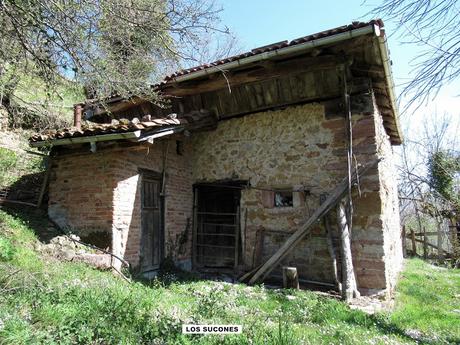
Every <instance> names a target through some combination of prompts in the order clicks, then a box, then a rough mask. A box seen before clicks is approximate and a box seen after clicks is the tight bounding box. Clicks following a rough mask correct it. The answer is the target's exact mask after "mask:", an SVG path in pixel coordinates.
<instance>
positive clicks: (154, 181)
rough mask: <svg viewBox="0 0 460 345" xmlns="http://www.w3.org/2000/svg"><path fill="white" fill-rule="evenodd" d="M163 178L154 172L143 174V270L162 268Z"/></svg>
mask: <svg viewBox="0 0 460 345" xmlns="http://www.w3.org/2000/svg"><path fill="white" fill-rule="evenodd" d="M160 191H161V177H160V175H158V174H156V173H154V172H142V173H141V228H142V235H141V270H142V272H146V271H151V270H156V269H158V268H159V267H160V263H161V259H162V253H163V231H162V229H163V227H162V216H161V215H162V211H161V210H162V202H161V198H160Z"/></svg>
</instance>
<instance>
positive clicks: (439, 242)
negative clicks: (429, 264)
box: [438, 221, 444, 264]
mask: <svg viewBox="0 0 460 345" xmlns="http://www.w3.org/2000/svg"><path fill="white" fill-rule="evenodd" d="M443 254H444V253H443V252H442V222H439V221H438V262H439V263H440V264H441V263H442V262H443V261H444V256H443Z"/></svg>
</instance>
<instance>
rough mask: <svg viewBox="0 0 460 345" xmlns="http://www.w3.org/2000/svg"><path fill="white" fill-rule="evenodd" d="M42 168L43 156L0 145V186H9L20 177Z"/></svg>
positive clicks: (32, 173) (37, 171)
mask: <svg viewBox="0 0 460 345" xmlns="http://www.w3.org/2000/svg"><path fill="white" fill-rule="evenodd" d="M43 170H44V163H43V157H41V156H37V155H31V154H28V153H26V152H22V151H13V150H10V149H7V148H4V147H0V188H1V187H7V186H11V185H13V184H15V183H17V182H19V180H20V179H21V178H23V179H24V177H27V176H33V175H34V174H37V173H40V172H42V171H43ZM26 175H27V176H26Z"/></svg>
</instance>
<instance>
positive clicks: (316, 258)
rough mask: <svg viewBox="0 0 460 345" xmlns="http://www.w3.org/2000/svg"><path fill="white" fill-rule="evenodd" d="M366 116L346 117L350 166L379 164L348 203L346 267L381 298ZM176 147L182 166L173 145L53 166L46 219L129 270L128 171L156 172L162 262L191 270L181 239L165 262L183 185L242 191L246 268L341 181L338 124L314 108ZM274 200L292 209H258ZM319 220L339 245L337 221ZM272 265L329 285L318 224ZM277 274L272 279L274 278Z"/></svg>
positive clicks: (377, 215) (390, 214) (378, 135)
mask: <svg viewBox="0 0 460 345" xmlns="http://www.w3.org/2000/svg"><path fill="white" fill-rule="evenodd" d="M374 110H375V111H374V114H373V115H353V116H352V121H353V150H354V154H355V158H356V162H361V163H365V162H368V161H370V160H371V159H372V158H374V157H381V158H383V160H382V161H381V162H380V163H379V165H378V167H376V168H375V169H374V170H372V171H371V172H370V173H369V174H368V175H367V176H366V177H363V178H361V179H360V184H359V191H358V190H355V191H354V194H353V195H354V197H353V203H354V213H353V229H352V251H353V260H354V265H355V270H356V276H357V281H358V287H359V289H360V290H361V292H362V293H365V294H366V293H374V292H378V291H382V290H386V291H388V292H391V291H392V289H393V288H394V284H395V281H396V275H397V273H398V271H399V269H400V267H401V263H402V248H401V238H400V231H399V210H398V200H397V186H396V181H395V178H394V176H395V169H394V166H393V158H392V155H393V153H392V147H391V145H390V141H389V138H388V136H387V134H386V132H385V130H384V128H383V124H382V118H381V116H380V114H379V111H378V109H377V106H376V105H375V104H374ZM181 140H183V152H182V154H181V155H179V154H178V153H177V152H176V151H175V150H174V149H169V150H166V151H165V146H167V145H171V147H172V146H174V145H175V139H164V140H161V141H156V142H154V144H153V145H150V146H148V147H145V146H142V147H138V148H134V149H132V148H131V149H106V150H100V151H97V152H96V153H93V154H91V153H87V154H62V155H58V156H56V157H54V158H53V164H52V178H51V183H50V198H49V214H50V216H51V218H53V219H54V220H55V221H56V222H57V223H58V224H60V225H61V226H67V227H69V228H71V229H72V230H73V231H75V232H77V233H78V234H79V235H80V236H81V237H82V239H85V237H86V238H87V239H89V240H91V239H92V240H93V242H94V241H98V240H99V242H101V239H103V240H102V242H103V243H100V244H101V245H104V246H106V247H109V248H110V249H111V250H112V251H113V252H114V253H115V254H117V255H121V256H123V257H124V258H125V259H127V260H128V261H129V262H130V263H131V264H132V265H133V266H136V265H138V264H139V256H140V250H141V249H140V248H141V229H140V214H139V212H140V211H139V209H140V208H139V204H140V190H139V188H140V186H139V169H142V168H144V169H149V170H152V171H156V172H158V173H161V172H162V171H163V163H164V162H166V165H165V171H166V180H165V188H166V189H165V190H166V193H165V210H164V211H165V224H164V231H165V241H166V245H165V247H166V253H165V255H172V256H173V258H174V259H175V260H176V262H177V263H178V264H180V265H181V266H182V267H184V268H187V269H190V268H191V255H192V243H191V242H192V237H191V231H189V232H188V233H187V243H186V245H185V249H184V250H183V251H182V252H181V253H179V254H178V253H173V251H175V250H177V248H174V246H173V243H174V242H175V239H177V238H178V236H180V235H181V234H183V232H184V231H186V230H187V227H188V226H189V224H190V222H191V220H192V214H193V184H194V183H197V182H214V181H224V180H246V181H248V182H249V184H250V185H251V186H252V188H246V189H243V190H242V193H241V201H240V205H241V207H240V210H241V217H240V219H241V228H242V233H243V234H244V241H243V242H244V247H243V248H242V255H241V257H242V261H243V264H244V267H245V268H246V269H250V268H252V267H254V265H257V264H258V263H260V262H262V261H263V260H265V259H267V258H268V257H269V256H270V255H271V254H273V253H274V252H275V251H276V250H277V249H278V248H279V246H280V245H281V244H282V242H283V241H285V240H286V239H287V237H288V236H289V234H290V233H292V232H294V231H295V230H296V229H297V227H298V226H299V224H301V222H302V221H303V220H305V219H306V218H307V217H308V216H309V215H311V214H312V213H313V212H314V210H315V208H317V207H318V205H319V202H320V198H321V195H323V194H324V193H328V192H330V191H331V190H332V189H333V188H334V187H335V185H336V184H337V183H338V182H339V181H340V180H341V179H342V178H343V177H344V176H346V168H347V161H346V135H345V119H344V118H342V117H333V118H327V117H326V115H325V112H324V106H323V105H321V104H319V103H310V104H305V105H298V106H290V107H287V108H285V109H282V110H275V111H267V112H259V113H255V114H252V115H249V116H244V117H238V118H233V119H228V120H224V121H221V122H219V125H218V128H217V129H216V130H214V131H210V132H209V131H208V132H201V133H193V134H192V135H191V137H189V138H182V139H181ZM168 141H169V144H168ZM165 152H166V159H164V154H165ZM277 189H279V190H291V191H292V195H293V204H292V206H287V207H275V206H274V205H273V203H271V202H267V200H272V198H273V194H271V193H273V190H277ZM333 213H334V212H333ZM330 218H331V219H330V220H331V224H333V225H334V229H333V231H334V232H335V237H338V234H337V229H336V227H335V224H336V220H335V218H334V216H333V215H331V217H330ZM104 239H105V240H104ZM336 242H337V241H336ZM283 264H289V265H292V266H296V267H297V268H298V272H299V277H300V278H301V279H306V280H314V281H320V282H330V283H333V275H332V262H331V258H330V255H329V253H328V248H327V241H326V236H325V230H324V228H323V226H322V225H321V223H318V225H317V226H316V227H315V229H314V230H313V235H312V237H310V238H309V239H308V240H305V241H303V242H302V243H301V244H300V245H298V246H297V247H296V248H295V250H294V251H293V252H292V253H291V255H290V256H289V257H287V258H286V259H285V260H284V261H283ZM279 273H280V271H279V270H275V271H274V272H273V275H274V276H275V277H276V276H277V275H278V274H279Z"/></svg>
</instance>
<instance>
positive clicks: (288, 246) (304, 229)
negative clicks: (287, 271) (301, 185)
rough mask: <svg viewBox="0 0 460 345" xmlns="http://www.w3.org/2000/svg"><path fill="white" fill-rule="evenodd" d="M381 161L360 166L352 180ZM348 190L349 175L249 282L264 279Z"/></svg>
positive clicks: (253, 282) (354, 181)
mask: <svg viewBox="0 0 460 345" xmlns="http://www.w3.org/2000/svg"><path fill="white" fill-rule="evenodd" d="M378 162H379V160H378V159H375V160H373V161H372V162H370V163H368V164H366V165H364V166H360V167H359V168H358V171H356V170H355V171H354V173H353V176H352V182H353V183H356V181H357V178H358V176H363V175H364V174H365V173H366V172H367V171H368V170H369V169H370V168H372V167H374V166H375V165H376V164H377V163H378ZM347 190H348V177H346V178H345V179H343V180H342V181H341V182H340V183H339V184H338V186H337V187H336V188H335V189H334V190H333V191H332V192H331V193H330V194H329V196H328V197H327V199H326V200H325V201H324V202H323V203H322V204H321V205H320V207H319V208H318V209H317V210H316V211H315V212H314V213H313V215H312V216H311V217H310V218H308V220H307V221H306V222H305V223H304V224H303V225H302V226H301V227H300V228H299V229H298V230H297V231H296V232H294V233H293V234H292V235H291V236H290V237H289V238H288V239H287V240H286V242H284V244H283V245H282V246H281V248H280V249H278V251H276V253H275V254H273V255H272V256H271V257H270V258H269V259H268V260H267V261H266V262H265V263H264V264H263V265H262V267H260V269H258V270H257V271H256V272H255V273H254V275H253V276H252V278H251V279H250V280H249V284H255V283H257V282H258V281H260V280H263V279H264V278H265V277H266V276H267V275H268V274H269V273H270V272H271V271H272V270H273V269H274V268H275V267H276V265H277V264H279V263H280V261H281V260H282V259H283V258H284V257H285V256H286V255H287V254H289V252H290V251H291V250H292V249H293V248H294V247H295V246H296V245H297V244H298V243H299V242H300V241H302V239H304V238H305V236H307V235H308V234H309V232H310V228H311V227H312V226H313V225H314V224H315V223H316V222H317V221H318V220H319V219H321V218H322V217H324V216H325V215H326V214H327V213H328V212H329V211H330V210H331V209H332V208H333V207H334V206H335V205H336V204H337V203H338V202H339V200H341V199H342V197H343V195H344V194H345V193H346V192H347Z"/></svg>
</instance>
